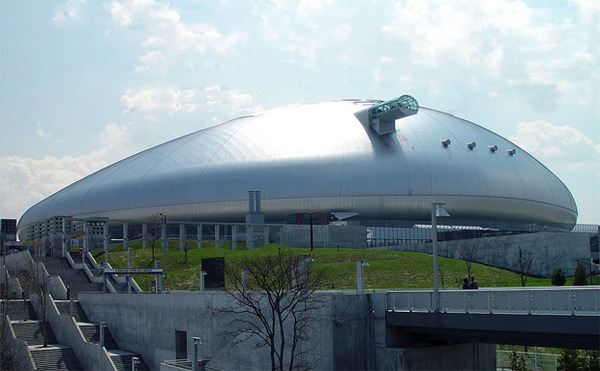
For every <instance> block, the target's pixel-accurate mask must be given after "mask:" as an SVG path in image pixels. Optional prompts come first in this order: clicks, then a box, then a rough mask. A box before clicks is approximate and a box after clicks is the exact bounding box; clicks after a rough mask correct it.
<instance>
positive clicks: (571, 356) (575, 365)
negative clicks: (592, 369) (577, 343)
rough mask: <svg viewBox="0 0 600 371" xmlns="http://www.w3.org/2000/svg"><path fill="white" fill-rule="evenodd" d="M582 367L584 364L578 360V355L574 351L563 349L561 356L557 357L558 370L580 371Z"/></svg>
mask: <svg viewBox="0 0 600 371" xmlns="http://www.w3.org/2000/svg"><path fill="white" fill-rule="evenodd" d="M583 367H584V362H583V360H582V359H581V358H579V354H578V352H577V350H575V349H563V350H562V354H561V355H560V357H558V367H557V369H558V370H565V371H571V370H580V369H582V368H583Z"/></svg>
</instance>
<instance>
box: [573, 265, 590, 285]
mask: <svg viewBox="0 0 600 371" xmlns="http://www.w3.org/2000/svg"><path fill="white" fill-rule="evenodd" d="M573 285H577V286H582V285H587V279H586V277H585V268H583V267H577V268H576V269H575V275H574V276H573Z"/></svg>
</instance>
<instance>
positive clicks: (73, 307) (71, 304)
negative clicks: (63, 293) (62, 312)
mask: <svg viewBox="0 0 600 371" xmlns="http://www.w3.org/2000/svg"><path fill="white" fill-rule="evenodd" d="M70 300H71V301H70V302H69V316H70V317H73V314H74V313H75V302H74V301H73V300H74V299H73V298H70Z"/></svg>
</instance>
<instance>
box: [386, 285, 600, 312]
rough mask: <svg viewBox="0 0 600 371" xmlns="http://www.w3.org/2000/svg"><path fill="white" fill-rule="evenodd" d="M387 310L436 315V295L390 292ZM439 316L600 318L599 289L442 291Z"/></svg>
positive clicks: (548, 288)
mask: <svg viewBox="0 0 600 371" xmlns="http://www.w3.org/2000/svg"><path fill="white" fill-rule="evenodd" d="M386 300H387V310H388V311H400V312H402V311H404V312H433V300H434V296H433V291H430V290H426V291H425V290H415V291H389V292H388V293H387V297H386ZM439 300H440V312H443V313H486V314H553V315H593V316H600V287H599V286H586V287H561V288H554V287H539V288H538V287H527V288H495V289H480V290H448V291H440V298H439Z"/></svg>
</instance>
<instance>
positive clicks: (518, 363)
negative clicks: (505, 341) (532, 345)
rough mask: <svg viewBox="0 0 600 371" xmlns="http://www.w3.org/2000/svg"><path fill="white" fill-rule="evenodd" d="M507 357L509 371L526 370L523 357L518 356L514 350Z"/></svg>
mask: <svg viewBox="0 0 600 371" xmlns="http://www.w3.org/2000/svg"><path fill="white" fill-rule="evenodd" d="M509 359H510V369H511V371H524V370H527V367H526V366H525V359H524V358H523V357H522V356H519V354H518V353H517V352H516V351H514V350H513V351H512V353H511V354H510V356H509Z"/></svg>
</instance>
